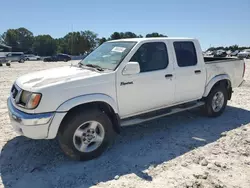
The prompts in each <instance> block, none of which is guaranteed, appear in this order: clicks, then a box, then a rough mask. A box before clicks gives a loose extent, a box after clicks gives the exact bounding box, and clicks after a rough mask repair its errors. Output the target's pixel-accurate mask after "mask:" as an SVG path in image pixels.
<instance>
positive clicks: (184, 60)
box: [174, 41, 197, 67]
mask: <svg viewBox="0 0 250 188" xmlns="http://www.w3.org/2000/svg"><path fill="white" fill-rule="evenodd" d="M174 50H175V54H176V59H177V64H178V66H179V67H187V66H194V65H196V64H197V55H196V50H195V47H194V43H193V42H188V41H186V42H174Z"/></svg>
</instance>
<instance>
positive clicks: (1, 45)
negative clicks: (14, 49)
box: [0, 43, 11, 48]
mask: <svg viewBox="0 0 250 188" xmlns="http://www.w3.org/2000/svg"><path fill="white" fill-rule="evenodd" d="M0 47H6V48H11V47H10V46H7V45H5V44H2V43H0Z"/></svg>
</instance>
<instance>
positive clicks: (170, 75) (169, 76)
mask: <svg viewBox="0 0 250 188" xmlns="http://www.w3.org/2000/svg"><path fill="white" fill-rule="evenodd" d="M172 77H173V75H172V74H166V75H165V78H172Z"/></svg>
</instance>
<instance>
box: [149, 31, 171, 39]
mask: <svg viewBox="0 0 250 188" xmlns="http://www.w3.org/2000/svg"><path fill="white" fill-rule="evenodd" d="M150 37H167V36H166V35H163V34H160V33H157V32H153V33H149V34H147V35H146V38H150Z"/></svg>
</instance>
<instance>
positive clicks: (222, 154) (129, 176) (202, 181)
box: [0, 61, 250, 188]
mask: <svg viewBox="0 0 250 188" xmlns="http://www.w3.org/2000/svg"><path fill="white" fill-rule="evenodd" d="M249 63H250V61H248V62H247V63H246V64H247V69H246V74H245V80H246V83H245V84H244V85H243V86H242V87H240V88H237V89H235V92H234V94H233V97H232V100H231V101H230V102H229V105H228V107H227V109H226V111H225V113H224V114H223V115H222V116H220V117H218V118H215V119H213V118H207V117H204V116H202V115H201V114H200V112H199V110H198V109H196V110H194V111H188V112H184V113H180V114H175V115H172V116H169V117H165V118H162V119H159V120H156V121H152V122H149V123H144V124H142V125H137V126H133V127H127V128H123V129H122V133H121V134H120V135H118V136H117V138H116V142H115V143H114V145H113V147H112V148H110V149H109V150H108V151H107V152H105V153H104V155H102V156H101V157H99V158H98V159H95V160H92V161H88V162H76V161H71V160H69V159H68V158H67V157H65V156H64V155H63V154H62V153H61V151H60V148H59V147H58V144H57V141H56V140H30V139H27V138H25V137H22V136H18V135H17V134H16V133H14V132H13V129H12V127H11V125H10V121H9V118H8V114H7V107H6V100H7V97H8V95H9V91H10V87H11V85H12V83H13V81H14V80H15V79H16V78H17V77H18V76H20V75H22V74H25V73H27V72H30V71H35V70H42V69H47V68H51V67H58V66H63V65H65V64H70V63H43V62H25V63H24V64H18V63H12V64H11V67H10V68H9V67H6V66H3V67H0V115H1V116H0V147H1V148H2V149H1V157H0V168H1V180H0V187H18V188H35V187H41V188H45V187H67V188H68V187H78V188H84V187H91V186H93V187H114V188H117V187H118V188H119V187H131V188H132V187H136V188H137V187H142V188H143V187H152V188H153V187H157V188H158V187H164V188H166V187H178V188H179V187H200V188H201V187H211V188H212V187H216V188H225V187H235V188H239V187H242V188H249V187H250V124H249V123H250V113H249V110H250V104H249V102H250V95H249V92H250V66H248V65H249Z"/></svg>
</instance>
